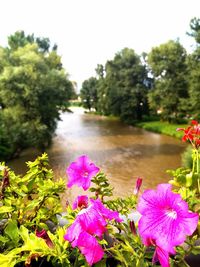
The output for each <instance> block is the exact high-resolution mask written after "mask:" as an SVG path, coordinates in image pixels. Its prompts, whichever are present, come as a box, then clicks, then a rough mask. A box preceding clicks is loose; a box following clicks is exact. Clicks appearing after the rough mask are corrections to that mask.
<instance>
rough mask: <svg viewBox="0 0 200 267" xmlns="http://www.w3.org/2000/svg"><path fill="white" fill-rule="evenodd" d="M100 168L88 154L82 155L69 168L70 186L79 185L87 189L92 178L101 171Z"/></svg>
mask: <svg viewBox="0 0 200 267" xmlns="http://www.w3.org/2000/svg"><path fill="white" fill-rule="evenodd" d="M99 170H100V169H99V168H98V167H97V166H96V165H95V164H94V163H92V162H91V161H90V160H89V158H88V157H87V156H86V155H83V156H80V157H79V158H77V159H76V161H75V162H72V163H71V164H70V165H69V167H68V168H67V171H66V172H67V175H68V184H67V186H68V187H72V186H73V185H77V186H79V187H82V188H83V189H84V190H87V189H88V188H89V187H90V183H91V179H92V177H93V176H95V175H96V174H97V173H98V172H99Z"/></svg>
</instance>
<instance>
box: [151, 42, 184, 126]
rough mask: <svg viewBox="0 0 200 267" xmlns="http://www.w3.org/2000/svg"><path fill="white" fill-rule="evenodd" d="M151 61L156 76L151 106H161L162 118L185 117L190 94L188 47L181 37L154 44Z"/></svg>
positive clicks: (159, 107) (174, 118)
mask: <svg viewBox="0 0 200 267" xmlns="http://www.w3.org/2000/svg"><path fill="white" fill-rule="evenodd" d="M148 64H149V66H150V69H151V71H152V74H153V76H154V78H155V83H154V87H153V90H152V91H151V93H150V94H149V103H150V106H151V108H153V109H157V110H158V109H159V110H160V111H161V112H162V113H161V116H162V117H163V119H165V120H168V121H171V120H177V119H178V118H179V117H183V115H185V113H186V112H187V110H188V109H186V111H185V110H184V108H185V107H186V108H187V106H186V105H185V99H186V98H188V88H187V79H186V75H187V65H186V50H185V49H184V48H183V46H182V45H181V44H180V43H179V42H178V41H176V42H175V41H169V42H167V43H165V44H161V45H160V46H159V47H154V48H153V49H152V50H151V52H150V53H149V54H148Z"/></svg>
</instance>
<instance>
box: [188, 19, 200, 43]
mask: <svg viewBox="0 0 200 267" xmlns="http://www.w3.org/2000/svg"><path fill="white" fill-rule="evenodd" d="M190 29H191V32H190V33H187V34H188V35H189V36H192V37H193V38H194V39H195V41H196V43H197V44H200V19H199V18H196V17H195V18H193V19H191V21H190Z"/></svg>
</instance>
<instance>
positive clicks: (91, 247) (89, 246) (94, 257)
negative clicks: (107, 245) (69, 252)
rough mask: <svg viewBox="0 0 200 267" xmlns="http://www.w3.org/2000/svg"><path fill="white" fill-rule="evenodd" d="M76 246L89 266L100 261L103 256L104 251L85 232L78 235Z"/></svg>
mask: <svg viewBox="0 0 200 267" xmlns="http://www.w3.org/2000/svg"><path fill="white" fill-rule="evenodd" d="M77 246H78V248H79V249H80V251H81V253H82V254H83V255H84V256H85V258H86V261H87V263H88V264H89V265H90V266H92V265H93V264H94V263H96V262H98V261H100V260H101V259H102V257H103V255H104V251H103V249H102V247H101V246H100V245H99V243H98V242H97V240H96V239H95V238H94V237H93V236H91V235H90V234H88V233H87V232H82V233H81V234H80V235H79V238H78V240H77Z"/></svg>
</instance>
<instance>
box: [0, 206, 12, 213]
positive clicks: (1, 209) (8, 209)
mask: <svg viewBox="0 0 200 267" xmlns="http://www.w3.org/2000/svg"><path fill="white" fill-rule="evenodd" d="M13 210H14V208H13V207H9V206H1V207H0V213H7V212H11V211H13Z"/></svg>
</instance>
